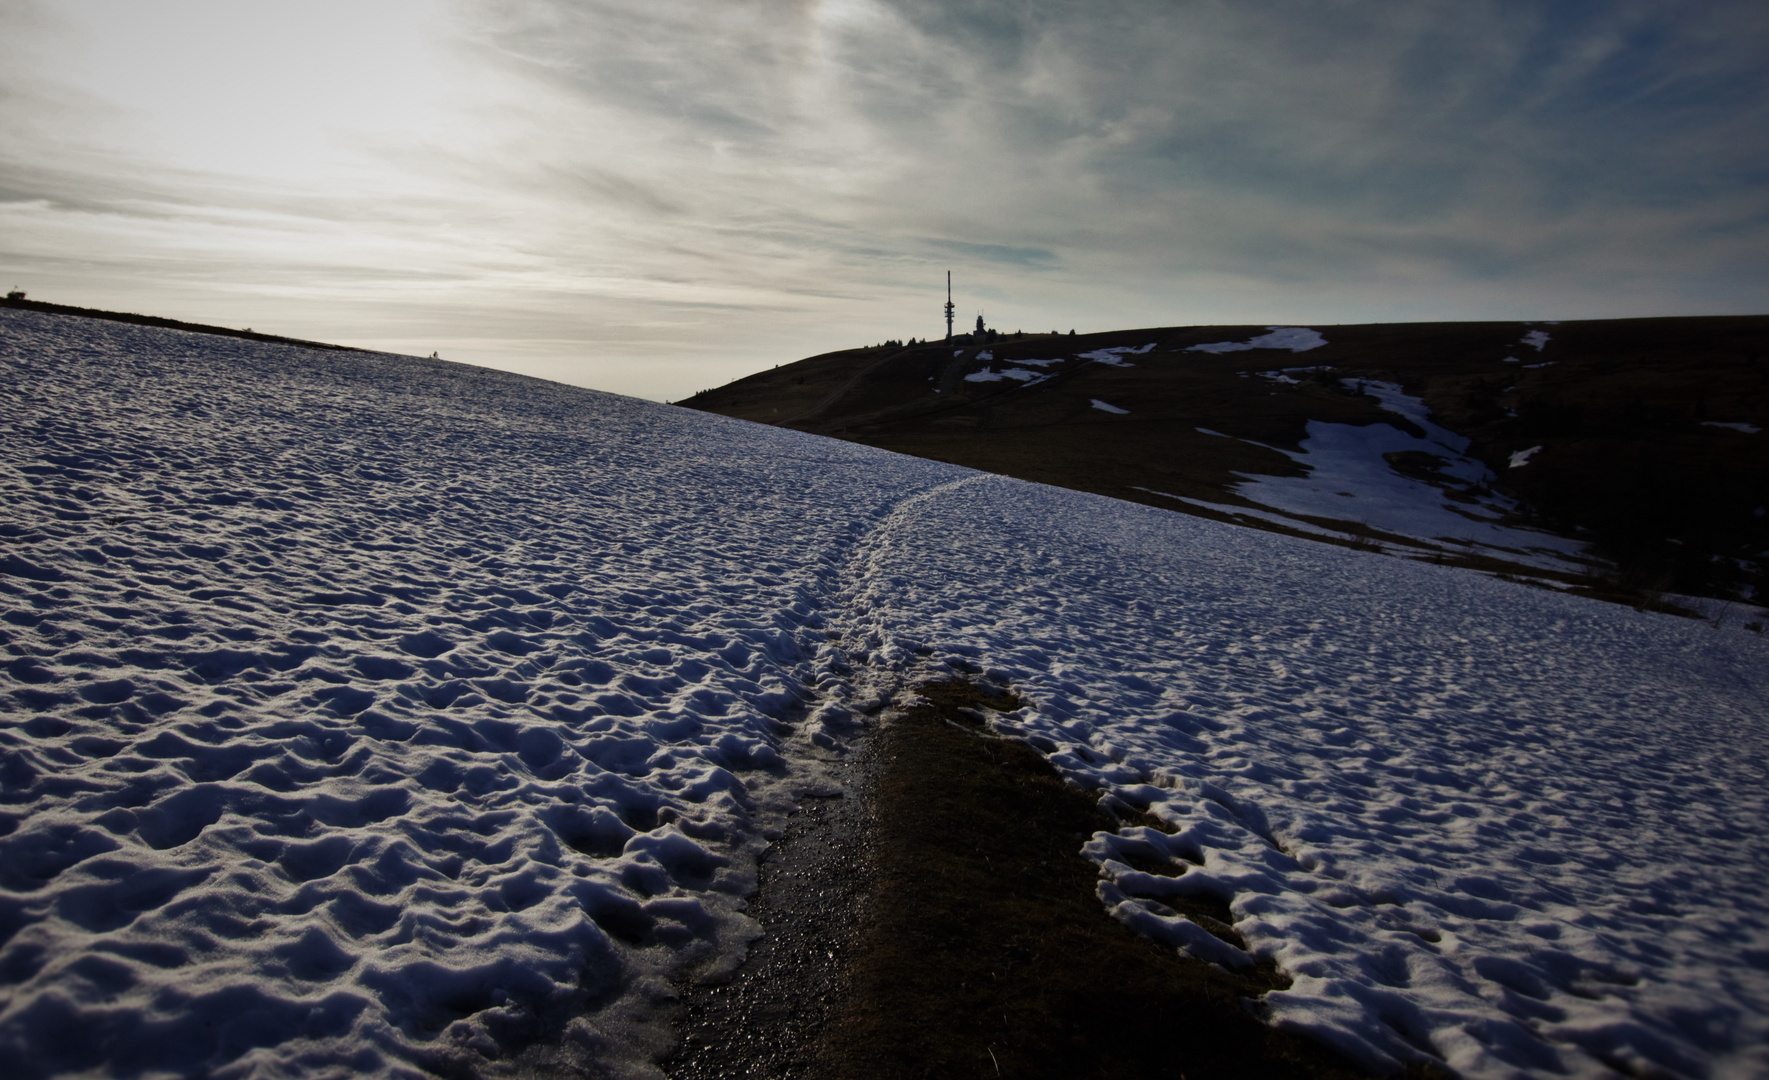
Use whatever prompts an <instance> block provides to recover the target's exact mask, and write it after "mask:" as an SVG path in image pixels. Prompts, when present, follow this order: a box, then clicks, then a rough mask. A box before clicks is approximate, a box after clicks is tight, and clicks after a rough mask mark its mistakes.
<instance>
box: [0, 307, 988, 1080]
mask: <svg viewBox="0 0 1769 1080" xmlns="http://www.w3.org/2000/svg"><path fill="white" fill-rule="evenodd" d="M0 319H3V320H4V322H3V324H0V325H3V326H4V337H3V338H0V362H3V364H4V367H3V368H0V379H3V380H4V384H5V389H4V391H3V392H0V410H3V412H0V424H3V425H4V427H3V428H0V431H3V433H4V434H3V439H4V454H3V457H0V492H3V494H0V535H4V538H5V547H4V549H3V552H4V554H3V555H0V560H3V561H0V608H3V610H4V614H3V615H0V619H3V620H4V621H3V622H0V642H3V643H4V649H5V657H4V664H5V667H4V671H5V674H4V676H0V679H4V683H3V684H0V692H4V694H5V697H4V699H0V700H3V701H4V707H5V718H4V727H3V728H0V740H3V742H0V752H3V753H4V755H5V763H4V766H3V769H0V800H3V802H0V829H4V830H5V831H6V832H7V833H8V834H9V835H6V836H5V837H4V838H0V934H3V935H4V936H5V937H6V939H7V940H6V942H5V946H4V951H0V988H3V993H4V997H3V998H0V1000H4V1003H5V1004H4V1011H3V1012H0V1060H9V1061H11V1062H14V1063H15V1065H17V1063H23V1065H22V1068H23V1069H24V1070H25V1071H24V1072H23V1073H20V1072H17V1071H13V1070H12V1069H8V1070H6V1071H7V1072H8V1073H9V1074H10V1075H13V1076H21V1075H48V1074H56V1073H64V1072H78V1071H82V1070H87V1069H101V1070H104V1071H109V1072H114V1073H118V1074H126V1075H127V1074H134V1073H137V1072H156V1071H158V1070H172V1071H175V1072H183V1073H194V1072H199V1071H207V1070H222V1071H228V1070H231V1071H232V1072H237V1073H239V1074H242V1075H244V1074H253V1073H258V1074H264V1075H276V1074H278V1073H279V1070H294V1071H296V1072H307V1073H310V1074H314V1075H332V1074H338V1073H374V1072H377V1071H381V1070H388V1069H407V1068H410V1069H412V1070H413V1071H416V1070H417V1069H420V1068H422V1069H443V1070H445V1071H446V1070H447V1069H448V1068H450V1067H453V1066H466V1067H469V1068H471V1067H476V1066H479V1065H482V1064H483V1063H485V1062H488V1061H495V1060H505V1059H508V1058H510V1057H511V1056H512V1055H514V1054H517V1053H519V1052H521V1051H522V1050H523V1048H524V1047H525V1046H527V1045H529V1044H530V1043H532V1042H534V1041H535V1040H537V1039H538V1040H549V1039H554V1038H556V1037H558V1036H559V1035H560V1032H561V1030H562V1029H563V1028H565V1027H566V1026H567V1024H568V1022H569V1021H571V1018H572V1017H573V1016H574V1015H575V1014H577V1013H579V1012H583V1011H586V1010H587V1011H589V1012H590V1018H589V1020H588V1021H587V1022H585V1021H580V1022H578V1023H577V1025H576V1027H575V1029H574V1030H572V1031H571V1032H569V1033H568V1034H569V1036H570V1038H569V1040H568V1042H567V1046H568V1047H579V1048H586V1049H587V1052H589V1053H592V1054H594V1055H596V1056H598V1057H608V1056H611V1055H612V1056H617V1057H618V1056H622V1055H624V1054H626V1053H627V1051H629V1050H630V1051H633V1052H636V1053H637V1054H638V1055H639V1056H643V1053H644V1051H645V1050H646V1049H647V1046H646V1045H645V1038H646V1036H645V1034H644V1031H643V1030H627V1029H626V1028H624V1027H623V1026H622V1025H625V1024H627V1023H628V1021H629V1019H630V1014H631V1013H633V1012H634V1011H636V1010H637V1011H643V1007H644V1004H645V998H646V995H647V994H649V993H652V992H653V991H654V990H655V989H656V987H653V986H651V985H650V984H648V983H647V982H646V979H647V978H648V976H649V974H650V973H652V972H654V971H657V970H660V969H663V968H667V967H668V966H669V962H670V961H674V960H676V959H678V958H679V957H680V956H682V955H687V956H688V957H689V958H690V959H704V960H705V961H709V962H711V961H716V960H717V959H718V958H719V957H725V958H730V957H731V956H732V955H733V952H734V949H735V948H736V947H738V945H739V943H740V942H741V941H742V940H744V939H745V935H746V933H747V931H746V930H745V927H744V924H743V922H742V920H741V917H740V916H737V915H736V913H735V912H734V911H733V906H734V902H735V901H736V900H737V899H738V898H739V897H741V896H742V895H744V893H745V892H746V891H747V889H748V888H749V887H750V882H751V877H750V865H751V863H752V859H751V858H750V856H751V854H752V852H753V847H754V845H755V844H756V842H757V840H758V837H757V834H756V829H755V824H754V817H753V815H754V813H755V810H756V807H755V802H756V798H757V795H756V794H754V793H752V792H751V791H750V790H748V789H747V788H746V784H751V785H757V784H759V785H760V786H761V787H763V788H766V787H767V786H769V785H771V784H773V783H774V778H775V775H776V774H777V773H778V771H779V770H778V769H776V768H774V767H775V766H776V765H777V764H778V763H779V762H780V760H781V759H780V753H781V752H782V750H783V749H789V742H788V741H787V740H785V739H783V738H782V734H781V729H780V727H779V726H778V723H777V721H778V719H779V718H783V717H788V716H789V715H790V713H791V710H792V709H793V707H794V706H795V705H796V704H797V703H798V702H799V701H800V700H801V699H803V698H804V697H805V696H806V693H805V686H806V683H808V682H809V683H813V684H814V683H815V681H816V680H817V679H818V677H819V675H820V673H822V672H823V670H824V668H825V667H827V666H828V664H829V662H830V661H832V660H833V659H834V655H835V654H834V651H833V650H834V646H833V645H832V643H831V642H830V641H829V639H828V630H827V629H826V626H825V624H826V620H827V619H828V618H829V615H830V613H831V611H832V610H833V608H834V606H835V605H834V602H833V598H832V592H833V590H835V589H836V588H837V586H838V584H839V570H840V563H841V560H842V559H843V558H844V557H845V555H846V553H847V551H848V549H849V548H850V547H851V545H852V544H853V542H854V540H855V539H856V538H857V537H858V536H860V535H862V534H863V533H864V531H865V530H866V529H867V528H869V527H870V525H871V524H872V522H873V520H874V518H875V517H876V516H877V515H879V514H881V513H883V512H884V511H885V510H887V509H888V507H889V505H890V504H891V502H892V501H893V500H896V499H899V498H901V497H902V496H903V495H904V494H905V493H907V492H914V491H918V490H921V489H924V488H927V487H931V486H933V485H936V484H938V483H940V482H942V480H944V479H949V478H950V477H951V476H953V475H957V474H958V472H959V471H958V470H956V469H953V468H950V467H945V466H939V465H934V464H929V463H926V462H921V461H916V460H913V459H909V458H899V457H895V456H892V455H889V454H884V453H880V452H878V451H874V450H867V449H863V448H857V447H851V446H846V445H843V444H841V443H837V442H833V441H831V440H827V439H821V438H816V437H813V436H805V435H799V434H797V433H794V432H786V431H773V430H768V429H762V428H758V427H755V426H754V425H750V424H745V423H741V422H738V421H729V420H723V419H720V418H709V417H706V416H703V415H700V414H696V413H691V412H687V411H684V410H680V409H671V408H667V407H664V406H654V405H649V404H645V403H641V402H637V401H632V400H629V399H623V398H616V397H612V396H609V395H604V394H596V393H589V392H584V391H579V390H573V389H569V388H564V387H559V386H554V385H551V384H547V383H542V382H538V381H535V380H531V379H524V378H519V377H516V376H510V375H504V374H500V373H496V372H491V371H485V370H480V369H474V368H466V367H460V366H455V365H448V364H442V363H437V362H433V361H425V360H415V359H408V358H403V357H393V356H365V355H359V354H340V353H329V354H328V353H317V352H309V351H303V350H298V349H292V348H286V347H278V346H264V345H255V344H249V343H242V342H235V341H229V340H226V339H219V338H213V337H199V336H195V335H186V334H180V333H176V332H168V331H156V330H146V329H138V328H132V327H126V326H117V325H112V324H102V323H96V322H89V321H85V320H73V319H60V318H54V317H47V316H36V315H27V314H22V313H11V312H7V313H0ZM811 734H819V732H812V733H811ZM658 953H663V954H665V955H664V956H662V957H659V956H657V955H656V954H658ZM695 953H704V954H705V956H704V957H703V958H702V957H696V956H693V955H692V954H695Z"/></svg>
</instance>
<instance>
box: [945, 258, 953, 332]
mask: <svg viewBox="0 0 1769 1080" xmlns="http://www.w3.org/2000/svg"><path fill="white" fill-rule="evenodd" d="M946 340H947V341H951V340H952V271H950V270H948V271H946Z"/></svg>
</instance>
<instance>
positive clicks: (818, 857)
mask: <svg viewBox="0 0 1769 1080" xmlns="http://www.w3.org/2000/svg"><path fill="white" fill-rule="evenodd" d="M876 767H877V757H876V755H875V754H874V753H873V744H871V743H869V742H860V743H859V744H857V746H856V748H855V750H854V752H853V754H852V756H851V757H850V758H849V759H848V760H847V761H846V762H844V763H842V764H841V765H840V766H838V771H839V773H840V779H841V782H842V788H843V790H842V793H841V794H840V795H836V796H833V797H808V798H806V799H805V800H804V801H803V802H802V803H801V804H800V809H799V810H798V812H797V813H795V814H794V815H793V816H792V817H790V818H789V819H788V821H787V825H786V828H785V830H784V831H783V833H782V835H781V836H780V838H779V839H778V840H776V841H775V842H774V843H773V844H772V845H770V846H769V848H768V851H767V853H766V854H765V855H764V856H763V859H762V863H761V865H760V866H759V867H758V868H757V879H758V884H759V888H758V890H757V893H756V896H755V898H754V899H753V900H752V901H751V903H750V914H751V915H753V916H754V917H755V918H756V920H757V921H759V922H760V923H761V924H762V933H763V936H762V937H761V938H759V939H757V940H756V942H755V943H754V944H753V945H751V946H750V951H749V958H748V959H747V960H746V961H745V962H744V964H743V966H742V967H741V968H739V969H738V971H737V974H736V975H735V977H733V978H732V979H731V981H730V982H728V983H725V984H723V985H719V986H710V987H696V988H691V989H690V990H689V991H688V992H687V993H686V994H685V995H684V997H683V1002H682V1004H683V1014H682V1018H681V1020H680V1021H679V1022H678V1031H679V1032H680V1034H681V1038H682V1042H681V1045H680V1046H679V1047H678V1048H677V1050H676V1051H675V1053H674V1054H673V1055H672V1056H671V1057H670V1058H669V1059H667V1060H666V1061H665V1062H663V1069H664V1072H665V1074H666V1075H667V1076H669V1077H671V1080H721V1078H725V1077H757V1078H762V1077H769V1078H772V1077H781V1078H784V1077H800V1076H805V1075H807V1074H808V1070H809V1069H810V1067H811V1064H812V1061H813V1059H814V1057H815V1054H816V1052H817V1048H818V1045H819V1040H820V1038H821V1037H822V1036H823V1034H824V1032H825V1029H826V1028H827V1026H828V1023H829V1020H830V1018H831V1017H832V1016H833V1015H834V1013H835V1009H836V1008H837V1005H838V1003H839V1001H840V999H841V996H842V990H843V987H844V985H845V975H844V973H845V970H846V967H847V965H848V962H849V960H850V958H851V955H852V951H853V946H854V942H855V940H856V939H857V938H858V937H859V935H860V931H861V928H862V925H863V915H864V911H865V906H866V893H867V891H868V889H869V887H870V885H871V883H872V877H873V875H872V862H871V858H870V846H871V842H872V837H873V833H874V825H875V823H874V821H873V818H872V811H873V799H872V794H873V788H874V786H875V783H876V771H877V768H876Z"/></svg>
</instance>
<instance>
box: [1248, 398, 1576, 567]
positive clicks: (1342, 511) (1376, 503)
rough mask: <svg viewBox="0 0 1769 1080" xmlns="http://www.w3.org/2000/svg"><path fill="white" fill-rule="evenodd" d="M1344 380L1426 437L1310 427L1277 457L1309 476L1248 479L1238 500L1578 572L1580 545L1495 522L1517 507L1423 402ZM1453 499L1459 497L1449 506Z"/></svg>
mask: <svg viewBox="0 0 1769 1080" xmlns="http://www.w3.org/2000/svg"><path fill="white" fill-rule="evenodd" d="M1344 381H1345V382H1346V384H1347V385H1350V386H1355V387H1357V388H1359V389H1361V390H1362V391H1363V392H1364V393H1366V394H1369V395H1370V396H1372V397H1375V398H1376V399H1377V400H1379V401H1380V402H1381V403H1382V407H1383V408H1384V409H1387V410H1388V411H1389V412H1393V413H1395V414H1397V415H1400V416H1404V417H1406V418H1407V419H1408V420H1409V421H1411V422H1412V423H1414V424H1416V425H1418V427H1419V428H1421V429H1422V430H1423V431H1424V432H1425V437H1424V438H1419V437H1418V436H1415V435H1411V434H1409V433H1407V432H1405V431H1401V430H1400V429H1398V428H1396V427H1394V426H1393V425H1391V424H1369V425H1365V426H1356V425H1352V424H1330V423H1326V422H1323V421H1319V420H1312V421H1310V422H1309V424H1308V437H1307V438H1306V439H1304V440H1303V442H1302V449H1301V452H1295V451H1286V450H1279V451H1278V452H1279V453H1282V454H1285V455H1286V456H1287V457H1290V458H1292V459H1293V460H1295V461H1297V462H1299V463H1301V464H1304V465H1306V466H1308V468H1309V474H1308V475H1307V476H1305V477H1293V476H1291V477H1277V476H1255V477H1249V478H1248V479H1247V481H1246V482H1245V483H1242V484H1239V485H1237V486H1236V488H1235V493H1236V494H1237V495H1240V496H1241V497H1242V498H1244V499H1247V500H1249V501H1251V502H1255V503H1259V504H1261V505H1262V506H1266V507H1270V508H1271V509H1273V510H1276V511H1279V512H1281V513H1285V514H1300V515H1307V516H1310V517H1318V518H1328V519H1336V520H1343V521H1355V522H1357V523H1359V524H1362V525H1367V526H1369V527H1371V528H1374V529H1378V530H1380V531H1382V532H1385V533H1390V534H1393V535H1396V536H1406V537H1414V538H1417V539H1420V540H1426V541H1431V542H1434V543H1453V544H1458V545H1462V546H1466V547H1471V548H1472V547H1486V548H1490V549H1493V553H1494V554H1496V555H1498V556H1499V557H1501V558H1505V559H1508V560H1510V561H1512V562H1517V563H1521V564H1523V565H1528V566H1534V567H1538V568H1541V569H1552V570H1561V571H1575V572H1576V571H1582V570H1584V569H1585V563H1584V562H1583V560H1582V558H1581V555H1582V553H1583V551H1584V548H1585V545H1583V544H1580V543H1577V542H1575V541H1571V540H1566V539H1564V538H1562V537H1558V536H1554V535H1552V534H1549V533H1542V532H1536V531H1535V530H1532V529H1523V528H1517V527H1513V526H1508V525H1502V524H1500V523H1499V519H1500V518H1501V517H1503V516H1504V515H1505V514H1506V513H1507V512H1510V511H1512V510H1514V509H1515V507H1514V506H1513V505H1512V504H1511V503H1510V501H1509V500H1507V499H1505V498H1503V497H1501V496H1498V495H1495V494H1492V493H1490V492H1488V491H1487V490H1486V487H1485V485H1486V484H1487V483H1488V482H1489V481H1490V480H1492V478H1493V477H1492V474H1491V472H1490V471H1489V470H1488V469H1487V467H1486V466H1485V465H1484V464H1482V463H1481V462H1479V461H1477V460H1475V459H1473V458H1470V457H1468V456H1467V454H1466V451H1467V449H1468V440H1467V439H1466V438H1465V437H1463V436H1461V435H1458V434H1456V433H1455V432H1453V431H1449V430H1448V429H1446V428H1442V427H1439V426H1438V425H1437V424H1435V423H1433V422H1432V420H1431V412H1430V410H1429V409H1428V408H1426V406H1425V403H1424V402H1422V401H1420V400H1419V399H1418V398H1416V397H1413V396H1411V395H1409V394H1407V393H1406V392H1405V391H1404V390H1403V389H1402V388H1401V387H1400V386H1398V385H1397V384H1394V383H1386V382H1364V381H1360V380H1354V379H1347V380H1344ZM1451 492H1455V493H1456V495H1457V497H1456V498H1451V497H1450V493H1451ZM1346 493H1349V494H1350V495H1351V496H1352V498H1351V499H1349V500H1348V499H1347V498H1346V497H1345V496H1346Z"/></svg>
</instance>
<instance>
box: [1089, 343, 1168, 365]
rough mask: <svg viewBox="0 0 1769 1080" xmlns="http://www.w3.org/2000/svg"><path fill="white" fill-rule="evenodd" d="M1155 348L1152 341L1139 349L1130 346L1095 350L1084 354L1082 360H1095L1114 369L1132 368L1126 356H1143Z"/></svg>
mask: <svg viewBox="0 0 1769 1080" xmlns="http://www.w3.org/2000/svg"><path fill="white" fill-rule="evenodd" d="M1154 347H1155V343H1154V342H1152V341H1151V342H1149V343H1148V344H1147V345H1144V346H1142V347H1141V348H1137V349H1133V348H1131V347H1130V346H1128V345H1119V346H1115V347H1113V348H1110V349H1095V350H1093V351H1092V352H1084V353H1082V354H1081V356H1080V359H1082V360H1094V361H1097V362H1099V363H1101V364H1110V365H1111V366H1113V367H1130V366H1131V365H1130V364H1129V362H1127V361H1126V360H1125V359H1124V358H1125V357H1126V356H1141V355H1142V354H1143V353H1146V352H1148V351H1149V350H1150V349H1153V348H1154Z"/></svg>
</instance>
